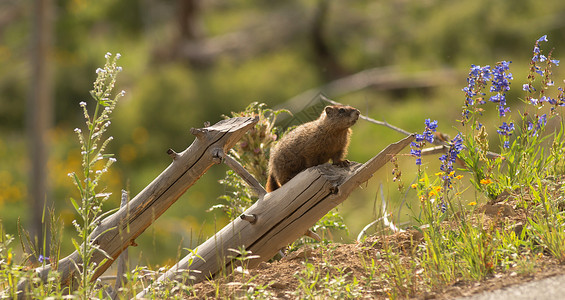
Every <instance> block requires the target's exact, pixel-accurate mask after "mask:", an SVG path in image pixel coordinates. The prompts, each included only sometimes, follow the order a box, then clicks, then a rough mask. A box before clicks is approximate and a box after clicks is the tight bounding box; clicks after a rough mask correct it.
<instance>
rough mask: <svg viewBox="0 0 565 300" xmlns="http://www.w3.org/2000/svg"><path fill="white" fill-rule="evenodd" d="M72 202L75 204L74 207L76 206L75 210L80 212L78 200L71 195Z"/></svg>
mask: <svg viewBox="0 0 565 300" xmlns="http://www.w3.org/2000/svg"><path fill="white" fill-rule="evenodd" d="M71 203H72V204H73V207H74V208H75V211H76V212H78V213H80V208H79V206H78V204H77V202H76V201H75V199H74V198H72V197H71Z"/></svg>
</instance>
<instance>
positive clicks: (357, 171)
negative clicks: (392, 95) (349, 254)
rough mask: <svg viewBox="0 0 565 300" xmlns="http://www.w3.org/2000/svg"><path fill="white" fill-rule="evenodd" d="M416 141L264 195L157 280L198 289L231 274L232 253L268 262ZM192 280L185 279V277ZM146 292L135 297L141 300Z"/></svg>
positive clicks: (304, 176) (308, 174)
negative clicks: (248, 254)
mask: <svg viewBox="0 0 565 300" xmlns="http://www.w3.org/2000/svg"><path fill="white" fill-rule="evenodd" d="M412 140H414V135H410V136H408V137H406V138H404V139H402V140H400V141H399V142H397V143H394V144H391V145H389V146H388V147H386V148H385V149H384V150H383V151H381V152H380V153H379V154H378V155H376V156H374V157H373V158H371V159H370V160H369V161H367V162H366V163H365V164H362V165H361V164H358V163H352V164H351V165H350V166H349V167H347V168H340V167H336V166H333V165H330V164H324V165H320V166H316V167H312V168H309V169H307V170H305V171H303V172H302V173H300V174H298V175H297V176H296V177H294V178H293V179H292V180H290V181H289V182H288V183H286V184H285V185H283V186H282V187H281V188H279V189H277V190H275V191H274V192H272V193H268V194H266V195H265V196H264V197H263V198H262V199H259V200H258V201H257V202H256V203H255V204H253V205H252V206H251V207H250V208H249V209H247V210H246V211H245V212H244V213H243V215H242V216H243V217H242V218H237V219H235V220H234V221H232V222H231V223H229V224H228V225H227V226H225V227H224V228H223V229H221V230H220V231H219V232H218V233H216V234H215V235H214V236H213V237H211V238H210V239H208V240H207V241H205V242H204V243H203V244H201V245H200V246H199V247H197V249H196V251H194V252H195V254H192V253H191V254H189V255H187V256H186V257H184V258H183V259H182V260H180V261H179V262H178V263H177V264H175V265H174V266H173V267H172V268H170V269H169V270H168V271H167V272H166V273H165V274H163V275H162V276H161V277H159V278H158V279H157V283H158V282H162V281H166V280H179V281H190V282H191V283H197V282H200V281H203V280H205V279H207V278H214V277H215V276H217V275H218V274H221V272H224V273H226V274H227V273H230V272H231V271H232V270H233V269H235V268H236V267H237V266H239V263H240V262H241V259H239V260H238V259H237V258H238V257H237V253H234V252H233V251H231V250H230V249H235V250H238V249H242V248H245V250H246V251H251V253H252V255H253V256H254V257H258V259H252V260H248V261H247V265H246V267H248V268H253V267H255V266H257V265H258V264H259V263H260V262H262V261H265V260H268V259H270V258H272V257H273V256H274V255H275V254H276V253H277V252H278V251H279V249H281V248H283V247H285V246H286V245H288V244H290V243H292V242H294V241H295V240H296V239H298V238H300V237H301V236H302V235H304V234H305V233H306V231H307V230H308V229H309V228H310V227H312V226H313V225H314V224H315V223H316V222H317V221H318V220H319V219H320V218H322V217H323V216H324V215H325V214H326V213H328V212H329V211H330V210H331V209H333V208H334V207H336V206H337V205H338V204H340V203H342V202H343V201H344V200H345V199H347V197H348V196H349V194H350V193H351V192H352V191H353V190H354V189H355V188H357V187H358V186H359V185H360V184H362V183H363V182H365V181H367V180H369V178H371V176H372V175H373V174H374V173H375V172H376V171H377V170H378V169H380V168H381V167H383V166H384V165H385V164H386V163H387V162H388V161H389V160H390V159H391V157H392V156H394V155H395V154H397V153H398V152H400V151H401V150H402V149H404V148H405V147H406V146H407V145H409V144H410V142H411V141H412ZM188 273H189V274H190V276H187V274H188ZM149 292H150V287H148V288H146V289H145V290H143V291H142V292H140V293H139V294H138V295H137V296H136V297H137V298H142V297H144V296H145V295H147V294H148V293H149Z"/></svg>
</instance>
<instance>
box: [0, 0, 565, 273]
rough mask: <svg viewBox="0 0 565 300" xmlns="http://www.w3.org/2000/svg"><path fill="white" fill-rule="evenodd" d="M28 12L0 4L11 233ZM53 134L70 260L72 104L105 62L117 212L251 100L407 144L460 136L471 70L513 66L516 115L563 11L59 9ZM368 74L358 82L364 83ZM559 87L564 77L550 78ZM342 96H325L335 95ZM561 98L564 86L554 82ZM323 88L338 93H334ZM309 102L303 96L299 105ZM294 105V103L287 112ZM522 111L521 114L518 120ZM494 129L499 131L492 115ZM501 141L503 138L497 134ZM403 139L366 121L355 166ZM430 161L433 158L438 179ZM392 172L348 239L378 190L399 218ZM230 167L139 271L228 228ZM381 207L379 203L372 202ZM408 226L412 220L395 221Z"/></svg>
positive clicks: (21, 169)
mask: <svg viewBox="0 0 565 300" xmlns="http://www.w3.org/2000/svg"><path fill="white" fill-rule="evenodd" d="M34 5H35V4H34V2H32V1H15V0H5V1H1V2H0V219H1V222H2V223H3V225H4V227H5V230H6V231H7V232H9V233H12V234H15V233H16V232H17V227H16V224H17V221H18V219H20V220H21V221H22V223H23V224H28V223H29V221H30V220H29V211H30V209H32V208H31V207H29V201H28V200H29V199H28V198H29V196H28V195H29V193H28V188H27V184H28V182H29V181H28V174H29V168H30V163H29V158H28V157H29V156H30V153H32V151H33V149H30V147H29V139H28V138H27V132H26V126H25V120H26V116H27V115H29V113H30V110H31V109H33V108H30V107H29V106H26V99H27V98H28V97H29V95H30V93H31V90H32V89H33V88H34V87H33V86H32V84H31V81H30V77H31V72H32V66H31V59H30V52H31V50H32V49H31V47H32V46H30V45H31V42H30V41H31V36H32V33H31V32H32V29H33V26H32V24H33V19H34V15H33V13H32V11H33V6H34ZM52 9H53V10H52V11H53V15H54V20H53V22H54V23H53V41H52V44H53V48H52V52H51V54H50V55H49V57H48V58H49V63H50V64H51V66H52V70H53V72H52V83H53V105H54V107H53V118H54V121H53V127H52V129H51V130H50V133H49V143H50V147H49V159H48V164H47V166H48V178H49V185H50V190H51V192H50V194H49V196H48V197H49V198H50V199H51V200H52V202H53V203H54V207H55V210H56V213H57V214H58V215H60V216H61V219H62V221H63V222H64V224H65V226H66V228H67V230H66V231H65V239H64V243H63V251H62V253H63V255H67V254H68V253H70V252H71V251H72V246H71V244H70V237H75V236H76V233H75V232H74V230H73V229H72V227H71V226H70V224H71V221H72V220H73V219H74V217H75V216H74V210H73V209H72V205H71V203H70V201H69V198H70V197H71V196H73V197H75V198H76V197H77V192H76V190H75V189H74V187H73V185H72V183H71V181H70V179H69V178H68V177H67V173H69V172H73V171H78V170H79V168H80V156H79V152H80V151H79V144H78V140H77V138H76V135H75V134H74V133H73V129H74V128H76V127H79V128H84V120H83V117H82V112H81V110H80V107H79V105H78V103H79V102H80V101H87V102H88V101H90V96H89V91H90V90H91V89H92V82H93V81H94V79H95V75H96V74H95V70H96V68H97V67H100V66H102V65H103V63H104V54H105V53H106V52H111V53H121V54H122V58H121V59H120V61H119V64H120V65H121V66H123V70H124V71H123V72H122V73H121V74H120V77H119V79H118V85H117V89H118V90H125V91H126V92H127V95H126V97H124V98H122V100H121V102H120V103H119V104H118V107H117V109H116V111H115V114H114V115H113V121H112V126H111V129H110V134H111V135H113V136H114V141H113V142H112V143H111V149H110V151H109V152H111V153H115V154H116V157H117V159H118V162H117V163H116V164H114V165H113V167H112V171H111V172H110V174H109V175H108V176H106V182H107V185H108V191H111V192H113V193H114V196H113V197H112V199H111V200H110V201H109V202H108V205H107V206H108V208H112V207H116V206H118V205H119V191H120V189H122V188H126V187H127V188H128V189H129V190H130V192H131V195H132V197H133V196H135V195H136V194H137V193H138V192H139V191H141V189H143V188H144V187H145V186H146V185H147V184H148V183H149V182H151V181H152V180H153V179H154V178H155V177H156V176H157V175H158V174H159V173H160V172H161V171H162V170H164V169H165V168H166V167H167V165H168V164H169V163H170V158H169V157H168V156H167V155H166V150H167V149H168V148H172V149H174V150H176V151H177V152H179V151H182V150H184V149H185V148H186V147H187V146H188V145H190V143H191V142H192V140H193V137H192V136H191V135H190V134H189V129H190V128H191V127H202V126H203V123H204V122H206V121H209V122H211V123H215V122H217V121H219V120H220V119H222V115H229V114H230V112H232V111H241V110H243V109H244V108H245V107H246V106H247V105H248V104H249V103H251V102H254V101H259V102H264V103H266V104H268V105H269V106H270V107H273V108H290V109H291V110H293V112H295V113H297V112H299V111H300V110H301V109H302V108H303V107H305V106H308V105H312V104H316V103H319V102H318V100H319V97H318V96H317V94H318V93H320V92H323V93H324V94H325V95H327V96H328V97H330V98H332V99H334V100H336V101H339V102H342V103H345V104H349V105H352V106H355V107H357V108H359V109H360V110H361V112H362V113H363V114H365V115H367V116H369V117H372V118H374V119H377V120H383V121H387V122H389V123H391V124H394V125H396V126H398V127H401V128H403V129H405V130H407V131H410V132H415V131H421V130H422V129H423V124H424V119H426V118H431V119H436V120H439V130H440V131H442V132H444V133H447V134H449V135H451V136H454V135H455V134H456V133H457V130H458V128H459V127H458V122H457V120H458V119H459V118H460V114H461V106H462V105H463V101H464V95H463V92H461V88H463V87H464V86H465V85H466V81H465V78H466V75H467V73H468V70H469V66H470V65H471V64H478V65H486V64H490V65H494V64H495V63H496V62H497V61H500V60H511V61H512V64H511V71H512V72H513V74H514V81H513V85H512V87H513V90H512V91H510V92H509V96H508V99H509V105H510V106H511V107H513V106H514V107H515V106H517V105H520V101H519V100H518V99H519V97H522V96H523V94H522V91H521V85H522V83H524V82H525V81H526V76H527V72H528V63H529V59H530V57H531V50H532V47H533V42H534V41H535V40H536V39H537V38H539V37H540V36H542V35H544V34H547V35H548V38H549V43H547V44H544V45H543V46H544V49H551V48H552V47H555V48H556V51H555V52H554V56H555V58H557V59H560V58H561V57H563V55H562V53H563V51H565V45H564V43H563V41H564V39H565V30H564V29H565V18H563V15H564V14H565V2H564V1H545V2H539V1H535V0H497V1H491V0H475V1H459V0H455V1H446V0H425V1H421V0H394V1H393V0H390V1H330V0H319V1H281V2H273V1H222V0H213V1H198V0H190V1H189V0H177V1H173V0H168V1H153V0H146V1H133V0H124V1H112V0H99V1H88V0H58V1H53V7H52ZM369 69H372V71H371V72H366V73H363V75H360V76H358V77H356V78H361V79H362V80H361V82H363V83H361V84H360V86H358V85H356V84H355V82H357V83H359V82H358V81H355V82H353V83H352V82H351V81H336V80H339V79H340V78H351V77H350V76H353V75H354V74H356V73H359V72H362V71H364V70H369ZM555 74H556V75H557V76H556V78H563V77H560V76H559V75H560V74H559V71H558V70H557V71H556V72H555ZM332 82H333V84H329V83H332ZM556 83H557V84H560V83H561V80H556ZM328 84H329V85H328ZM306 91H309V93H304V92H306ZM291 99H292V100H291ZM513 112H514V113H515V112H516V110H513ZM485 114H486V116H487V117H488V116H490V117H492V120H493V122H497V119H496V112H495V109H494V108H492V109H491V111H487V112H486V113H485ZM491 136H495V134H491ZM400 138H402V135H401V134H399V133H397V132H394V131H391V130H390V129H386V128H383V127H379V126H377V125H374V124H370V123H367V122H365V121H360V122H359V123H358V124H357V125H355V127H354V135H353V137H352V142H351V146H350V151H349V156H348V158H349V159H350V160H354V161H358V162H365V161H366V160H367V159H369V158H370V157H372V156H373V155H375V154H377V153H378V152H379V151H380V150H381V149H382V148H383V147H385V146H386V145H387V144H388V143H391V142H394V141H396V140H398V139H400ZM436 161H437V159H435V158H433V157H429V158H428V157H426V158H425V162H427V163H428V164H429V168H430V169H434V170H435V169H437V165H438V163H437V162H436ZM399 164H400V167H401V169H402V171H403V180H404V181H405V185H406V186H409V185H410V183H411V180H413V179H414V170H415V169H414V167H413V159H412V158H410V157H407V156H406V157H401V158H400V159H399ZM391 170H392V166H387V167H386V168H383V170H381V171H380V172H379V173H378V174H376V176H375V177H374V179H372V180H371V181H370V182H369V183H368V184H367V185H364V186H363V187H362V189H359V190H358V191H356V192H355V193H354V194H353V195H352V196H351V197H350V199H349V200H347V201H346V202H345V204H343V205H341V206H340V208H339V210H340V212H341V213H342V214H343V215H344V217H345V223H346V224H347V225H348V226H349V228H350V230H351V235H350V236H343V237H341V236H340V237H339V238H338V239H343V240H345V241H351V240H352V239H353V238H354V237H355V236H356V235H357V233H358V232H359V230H361V228H362V227H363V226H364V225H365V224H367V223H369V222H371V221H372V220H373V218H374V216H375V210H374V209H373V207H374V205H375V199H376V198H377V195H378V194H379V193H380V192H379V191H378V190H379V185H380V184H381V183H382V185H383V191H384V194H385V197H386V198H387V199H388V200H389V201H390V207H392V209H397V208H398V207H400V206H401V204H400V203H401V202H402V201H403V199H406V200H407V201H408V202H410V201H412V200H410V199H411V198H414V197H413V196H414V195H411V194H410V191H408V194H404V192H402V193H401V192H398V191H397V183H393V182H392V177H393V176H392V175H391ZM225 171H226V168H225V167H224V166H214V167H212V168H211V169H210V171H209V172H208V173H207V174H206V175H204V176H203V177H202V178H201V179H200V180H199V181H198V182H197V184H196V185H194V186H193V187H192V188H191V189H189V191H188V192H187V193H186V194H185V195H184V196H182V197H181V198H180V199H179V200H178V201H177V202H176V203H175V204H174V205H173V207H172V209H170V210H169V211H168V212H166V213H165V214H164V215H163V216H162V217H161V218H160V219H159V220H157V222H156V223H155V224H154V225H153V226H151V227H150V228H149V229H148V230H147V231H146V232H145V233H144V234H143V235H142V236H141V237H140V238H139V239H138V240H137V243H138V244H139V247H136V248H134V249H133V250H132V251H133V252H134V253H133V254H130V257H133V258H134V259H136V261H138V262H140V263H142V264H146V263H149V264H152V265H154V264H163V263H171V262H172V261H174V260H176V257H177V256H178V252H179V249H180V248H182V247H191V248H192V247H195V246H196V245H197V244H198V243H199V242H201V241H202V240H203V239H205V238H207V237H209V236H210V235H212V234H213V233H214V232H215V230H217V229H220V228H221V227H223V226H224V225H225V224H226V222H227V220H226V219H225V217H224V216H223V215H221V214H218V213H209V212H206V210H207V209H208V208H209V207H211V206H212V205H214V204H217V203H218V202H219V201H220V200H218V199H217V198H218V196H220V195H221V194H222V193H223V187H222V186H221V185H220V184H219V183H218V180H219V179H221V178H223V175H224V173H225ZM378 198H379V201H380V196H379V197H378ZM400 217H401V219H400V220H397V221H399V222H403V221H406V220H408V218H409V217H408V216H407V215H406V214H401V215H400Z"/></svg>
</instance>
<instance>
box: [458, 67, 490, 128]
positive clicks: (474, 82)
mask: <svg viewBox="0 0 565 300" xmlns="http://www.w3.org/2000/svg"><path fill="white" fill-rule="evenodd" d="M490 80H491V69H490V66H484V67H481V66H476V65H471V68H470V70H469V76H468V77H467V83H468V84H467V86H466V87H464V88H463V89H462V91H463V92H465V99H466V100H465V107H464V108H463V113H462V116H463V121H462V122H463V123H465V121H467V120H469V115H470V113H471V108H472V107H473V106H475V101H477V102H478V104H484V103H485V102H484V100H483V99H482V97H478V98H476V97H477V96H479V95H480V96H484V95H485V93H484V92H482V90H483V88H484V87H485V86H486V85H487V82H488V81H490ZM473 111H475V109H473Z"/></svg>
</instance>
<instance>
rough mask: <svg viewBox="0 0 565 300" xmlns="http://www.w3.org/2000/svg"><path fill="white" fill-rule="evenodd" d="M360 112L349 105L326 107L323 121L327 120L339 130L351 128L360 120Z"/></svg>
mask: <svg viewBox="0 0 565 300" xmlns="http://www.w3.org/2000/svg"><path fill="white" fill-rule="evenodd" d="M359 114H360V113H359V110H358V109H356V108H355V107H351V106H347V105H330V106H326V108H325V109H324V112H323V113H322V119H326V122H327V121H329V122H330V123H332V126H335V127H337V128H349V127H351V126H353V124H355V122H357V120H358V119H359Z"/></svg>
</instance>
